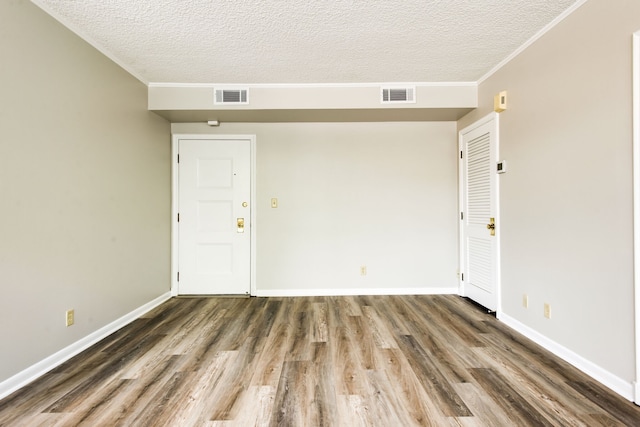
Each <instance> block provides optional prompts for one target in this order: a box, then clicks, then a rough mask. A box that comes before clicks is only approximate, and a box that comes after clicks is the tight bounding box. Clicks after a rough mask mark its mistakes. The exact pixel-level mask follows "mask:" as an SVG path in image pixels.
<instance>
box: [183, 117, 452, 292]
mask: <svg viewBox="0 0 640 427" xmlns="http://www.w3.org/2000/svg"><path fill="white" fill-rule="evenodd" d="M172 132H173V133H174V134H181V133H214V132H215V133H221V134H255V135H256V136H257V177H256V180H257V203H258V206H257V207H256V208H257V212H256V215H257V224H256V226H257V237H256V239H257V263H256V264H257V291H258V294H259V295H275V294H290V295H300V294H317V293H330V294H336V293H338V294H339V293H349V292H357V293H371V292H375V293H388V292H394V293H403V292H428V293H438V292H444V291H447V292H455V291H456V290H457V277H456V268H457V228H456V227H457V196H456V192H457V187H456V185H457V184H456V180H457V172H456V167H457V156H456V153H457V148H456V144H457V142H456V124H455V123H453V122H450V123H426V122H419V123H413V122H409V123H271V124H264V123H261V124H237V123H223V124H222V125H221V126H220V127H219V128H211V127H208V126H206V125H204V124H173V125H172ZM274 197H275V198H278V202H279V207H278V208H277V209H272V208H271V207H270V201H271V198H274ZM363 265H366V266H367V275H366V276H361V275H360V267H361V266H363Z"/></svg>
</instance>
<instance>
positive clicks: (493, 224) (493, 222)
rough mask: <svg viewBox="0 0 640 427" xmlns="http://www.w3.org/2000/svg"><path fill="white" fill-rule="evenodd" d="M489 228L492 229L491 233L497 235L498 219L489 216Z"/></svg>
mask: <svg viewBox="0 0 640 427" xmlns="http://www.w3.org/2000/svg"><path fill="white" fill-rule="evenodd" d="M487 230H489V231H491V235H492V236H495V235H496V219H495V218H489V224H487Z"/></svg>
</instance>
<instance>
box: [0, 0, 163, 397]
mask: <svg viewBox="0 0 640 427" xmlns="http://www.w3.org/2000/svg"><path fill="white" fill-rule="evenodd" d="M146 102H147V91H146V87H145V86H144V85H143V84H141V83H140V82H139V81H137V80H136V79H134V78H133V77H131V76H130V75H129V74H127V73H126V72H125V71H123V70H122V69H121V68H119V67H118V66H116V65H115V64H114V63H112V62H111V61H109V60H108V59H106V58H105V57H104V56H103V55H101V54H100V53H98V52H97V51H95V50H94V49H93V48H91V47H90V46H89V45H88V44H86V43H85V42H83V41H81V40H80V39H79V38H78V37H76V36H75V35H74V34H72V33H71V32H70V31H68V30H67V29H65V28H64V27H62V26H61V25H60V24H58V23H57V22H56V21H54V20H53V19H52V18H51V17H49V16H48V15H46V14H45V13H44V12H42V11H41V10H40V9H38V8H37V7H36V6H34V5H33V4H31V3H30V2H28V1H8V2H7V1H1V2H0V131H1V132H2V136H1V137H0V152H1V153H2V155H1V158H2V166H1V167H0V211H1V212H2V215H1V217H2V220H1V221H0V272H1V276H0V281H1V282H0V292H1V293H2V296H1V297H0V347H1V348H2V351H1V356H0V361H1V363H0V385H1V384H2V383H3V381H5V380H6V379H7V378H10V377H14V376H15V375H16V374H18V373H19V372H22V371H23V370H24V369H25V368H27V367H30V366H32V365H33V364H35V363H36V362H39V361H41V360H43V359H44V358H45V357H47V356H50V355H52V354H53V353H55V352H57V351H59V350H61V349H63V348H65V347H67V346H68V345H70V344H72V343H75V342H77V341H79V340H81V339H83V338H84V337H86V336H88V335H90V334H91V333H93V332H94V331H96V330H98V329H100V328H101V327H103V326H105V325H106V324H109V323H110V322H112V321H114V320H115V319H118V318H119V317H121V316H123V315H125V314H127V313H129V312H131V311H133V310H134V309H136V308H138V307H140V306H142V305H144V304H146V303H148V302H149V301H151V300H153V299H155V298H157V297H158V296H160V295H162V294H164V293H166V292H168V290H169V283H170V281H169V261H170V223H169V221H170V188H171V183H170V160H169V159H170V126H169V124H168V123H167V122H166V121H165V120H164V119H161V118H159V117H158V116H156V115H154V114H153V113H150V112H148V111H147V108H146ZM71 308H73V309H75V321H76V324H75V325H73V326H71V327H65V321H64V319H65V311H66V310H67V309H71ZM0 388H2V387H0ZM0 392H2V390H0Z"/></svg>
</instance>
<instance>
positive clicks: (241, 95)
mask: <svg viewBox="0 0 640 427" xmlns="http://www.w3.org/2000/svg"><path fill="white" fill-rule="evenodd" d="M214 103H215V104H234V105H238V104H248V103H249V89H246V88H244V89H243V88H228V89H216V90H215V99H214Z"/></svg>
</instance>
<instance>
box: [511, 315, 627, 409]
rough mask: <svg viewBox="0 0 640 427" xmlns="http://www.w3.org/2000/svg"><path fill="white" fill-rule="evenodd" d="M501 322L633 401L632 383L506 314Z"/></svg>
mask: <svg viewBox="0 0 640 427" xmlns="http://www.w3.org/2000/svg"><path fill="white" fill-rule="evenodd" d="M500 321H501V322H503V323H504V324H505V325H507V326H509V327H510V328H511V329H513V330H515V331H516V332H518V333H520V334H522V335H524V336H525V337H527V338H529V339H530V340H532V341H533V342H535V343H536V344H538V345H539V346H541V347H543V348H545V349H547V350H549V351H550V352H551V353H553V354H555V355H556V356H558V357H559V358H561V359H562V360H564V361H565V362H567V363H569V364H571V365H573V366H574V367H576V368H578V369H579V370H581V371H582V372H584V373H585V374H587V375H589V376H590V377H592V378H593V379H595V380H596V381H598V382H600V383H601V384H602V385H604V386H605V387H608V388H610V389H611V390H613V391H614V392H616V393H618V394H619V395H620V396H622V397H624V398H625V399H627V400H629V401H632V400H633V386H632V384H631V383H630V382H628V381H625V380H623V379H622V378H620V377H618V376H616V375H614V374H612V373H611V372H609V371H607V370H606V369H604V368H602V367H600V366H598V365H596V364H595V363H593V362H591V361H590V360H587V359H585V358H584V357H582V356H580V355H579V354H577V353H575V352H573V351H571V350H569V349H568V348H566V347H564V346H562V345H560V344H558V343H557V342H555V341H553V340H551V339H549V338H547V337H546V336H545V335H542V334H541V333H539V332H537V331H535V330H534V329H531V328H530V327H528V326H526V325H525V324H523V323H521V322H519V321H518V320H516V319H514V318H513V317H511V316H509V315H507V314H504V312H503V313H502V315H501V316H500Z"/></svg>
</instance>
